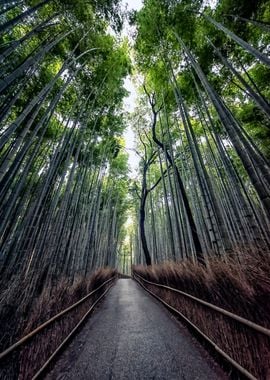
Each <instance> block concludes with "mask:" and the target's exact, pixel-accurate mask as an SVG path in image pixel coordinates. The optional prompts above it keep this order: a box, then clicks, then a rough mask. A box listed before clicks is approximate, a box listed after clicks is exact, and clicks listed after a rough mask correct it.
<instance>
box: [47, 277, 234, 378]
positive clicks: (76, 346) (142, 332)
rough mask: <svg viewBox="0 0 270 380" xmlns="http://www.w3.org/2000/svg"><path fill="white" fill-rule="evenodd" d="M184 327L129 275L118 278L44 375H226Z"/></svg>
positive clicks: (130, 376)
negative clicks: (124, 277) (52, 366)
mask: <svg viewBox="0 0 270 380" xmlns="http://www.w3.org/2000/svg"><path fill="white" fill-rule="evenodd" d="M226 378H227V377H226V376H225V375H224V374H223V372H222V371H221V369H220V368H219V367H218V366H217V365H216V364H215V363H214V362H213V361H212V359H211V358H210V357H209V356H208V354H207V353H206V352H205V351H204V350H203V349H202V347H201V346H200V345H199V344H198V343H197V341H196V340H195V339H194V338H193V337H192V336H191V335H190V334H189V332H188V331H187V329H186V328H185V327H183V326H182V325H180V324H179V322H177V321H176V320H175V319H174V317H172V316H171V315H170V313H169V312H168V311H167V310H166V309H165V308H163V307H162V306H161V305H160V304H158V303H157V302H156V301H155V300H154V299H153V298H151V297H150V296H149V295H148V294H147V293H145V292H144V291H143V290H142V289H141V288H140V287H139V285H137V284H136V283H135V282H134V281H133V280H131V279H121V280H118V282H117V283H116V285H115V286H114V287H113V288H112V289H111V291H110V292H109V295H108V296H107V297H106V299H105V301H104V302H103V303H102V305H101V306H100V307H99V309H98V310H97V311H96V312H95V313H94V314H93V316H92V317H91V318H90V319H89V320H88V322H87V323H86V324H85V326H84V327H83V328H82V330H81V331H80V332H79V334H78V335H77V336H76V337H75V338H74V339H73V341H72V342H71V344H70V345H69V346H68V347H67V348H66V350H65V351H64V352H63V353H62V355H61V356H60V357H59V359H58V361H57V363H56V364H55V366H54V368H53V369H52V371H51V372H50V373H49V374H48V375H47V377H46V379H47V380H49V379H54V380H55V379H77V380H83V379H84V380H85V379H93V380H94V379H99V380H103V379H104V380H107V379H164V380H165V379H169V380H174V379H178V380H179V379H185V380H188V379H190V380H195V379H200V380H204V379H207V380H217V379H226Z"/></svg>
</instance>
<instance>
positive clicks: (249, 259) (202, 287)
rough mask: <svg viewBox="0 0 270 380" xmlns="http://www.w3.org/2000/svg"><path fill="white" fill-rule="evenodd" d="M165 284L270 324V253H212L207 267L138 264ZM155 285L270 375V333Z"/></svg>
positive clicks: (256, 371)
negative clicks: (219, 256) (220, 255)
mask: <svg viewBox="0 0 270 380" xmlns="http://www.w3.org/2000/svg"><path fill="white" fill-rule="evenodd" d="M133 270H134V273H137V274H139V275H141V276H142V277H144V278H145V279H147V280H149V281H152V282H157V283H160V284H165V285H168V286H171V287H173V288H177V289H180V290H182V291H184V292H186V293H189V294H192V295H194V296H196V297H198V298H201V299H203V300H205V301H207V302H210V303H212V304H215V305H217V306H220V307H222V308H224V309H226V310H229V311H231V312H233V313H235V314H237V315H240V316H242V317H244V318H246V319H249V320H251V321H253V322H256V323H257V324H260V325H262V326H264V327H267V328H270V278H269V274H270V255H269V253H268V254H266V253H265V254H263V253H257V254H256V255H254V254H253V255H252V254H245V255H242V257H241V262H239V260H238V259H237V258H236V257H230V258H229V259H228V260H227V261H226V262H224V261H223V260H221V259H211V260H209V263H208V265H207V268H205V267H203V266H199V265H197V264H194V263H193V262H189V261H186V262H184V263H172V262H167V263H164V264H161V265H153V266H151V267H144V266H136V267H134V268H133ZM144 285H145V286H146V287H147V288H148V289H149V290H151V291H152V292H154V293H155V294H157V295H158V296H160V297H161V298H163V299H164V300H165V301H166V302H167V303H169V304H170V305H172V306H174V307H175V308H176V309H178V310H179V311H181V312H182V313H183V314H184V315H185V316H186V317H187V318H188V319H190V320H191V321H192V322H193V323H194V324H195V325H196V326H198V327H199V328H200V329H201V330H202V331H203V332H204V333H205V334H206V335H207V336H208V337H209V338H211V339H212V340H213V341H214V342H215V343H217V344H218V345H219V346H220V347H221V348H222V349H223V350H224V351H225V352H226V353H227V354H229V355H230V356H231V357H232V358H233V359H234V360H236V361H237V362H238V363H240V364H241V365H242V366H243V367H245V368H246V369H248V370H249V371H250V372H251V373H252V374H253V375H255V376H256V377H257V378H258V379H269V378H270V364H269V363H270V339H269V338H267V337H266V336H263V335H262V334H259V333H256V332H254V331H253V330H251V329H250V328H248V327H245V326H243V325H241V326H240V325H239V324H238V323H237V322H236V321H233V320H231V319H229V318H228V317H226V316H223V315H221V314H220V313H218V312H215V311H213V310H211V309H209V308H207V307H205V306H203V305H200V304H198V303H196V302H194V301H192V300H190V299H188V298H187V297H184V296H182V295H180V294H177V293H175V292H171V291H168V290H165V289H162V288H158V287H155V286H153V285H149V284H146V283H145V284H144Z"/></svg>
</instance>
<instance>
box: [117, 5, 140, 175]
mask: <svg viewBox="0 0 270 380" xmlns="http://www.w3.org/2000/svg"><path fill="white" fill-rule="evenodd" d="M122 6H123V7H125V6H127V10H128V11H130V10H132V9H135V10H139V9H140V8H141V7H142V0H129V1H125V0H124V1H123V2H122ZM122 35H123V37H125V36H127V37H128V38H129V40H130V42H131V43H132V40H131V36H130V33H129V29H128V23H126V24H125V26H124V29H123V32H122ZM133 79H134V78H133ZM124 87H125V88H126V89H127V90H128V91H129V96H127V97H126V98H125V99H124V110H125V111H126V112H133V111H134V108H135V105H136V100H137V91H136V87H135V85H134V83H133V81H132V77H131V76H128V77H127V78H126V79H125V84H124ZM124 139H125V145H126V150H127V153H128V155H129V158H128V164H129V169H130V177H131V178H135V177H136V176H137V172H138V166H139V157H138V156H137V154H136V153H135V152H134V149H135V147H136V142H135V134H134V132H133V131H132V128H131V126H130V125H128V126H127V128H126V130H125V133H124Z"/></svg>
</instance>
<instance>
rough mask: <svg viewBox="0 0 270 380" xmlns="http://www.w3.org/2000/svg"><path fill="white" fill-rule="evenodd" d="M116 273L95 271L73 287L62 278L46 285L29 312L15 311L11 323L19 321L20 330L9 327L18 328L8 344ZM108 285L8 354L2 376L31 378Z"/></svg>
mask: <svg viewBox="0 0 270 380" xmlns="http://www.w3.org/2000/svg"><path fill="white" fill-rule="evenodd" d="M114 275H116V270H114V269H110V268H102V269H98V270H97V271H95V272H94V273H93V274H92V275H91V276H90V277H89V278H82V277H77V278H75V280H74V281H73V284H72V286H70V284H69V282H68V281H67V280H66V279H62V280H60V281H59V282H58V283H57V285H56V286H54V287H51V288H49V289H48V288H45V289H44V290H43V291H42V293H41V294H40V296H39V297H38V298H37V299H36V300H35V301H34V302H33V303H32V306H31V309H29V310H28V312H27V315H23V314H21V315H19V316H18V313H17V314H16V315H17V317H16V320H13V321H12V324H14V323H15V324H17V325H18V326H17V329H15V328H14V329H13V330H10V331H12V332H13V331H16V334H14V335H13V336H12V337H11V336H10V337H9V344H8V345H7V346H9V345H10V344H11V342H12V343H14V341H16V340H18V339H19V338H20V337H23V336H25V335H27V334H28V333H29V332H31V331H32V330H34V329H35V328H36V327H38V326H39V325H40V324H42V323H43V322H45V321H47V320H48V319H50V318H51V317H53V316H54V315H56V314H57V313H59V312H60V311H62V310H64V309H66V308H67V307H69V306H71V305H72V304H74V303H76V302H77V301H79V300H80V299H81V298H83V297H84V296H85V295H87V294H88V293H90V292H91V291H92V290H93V289H96V288H98V287H99V286H100V285H101V284H102V283H103V282H105V281H106V280H108V279H110V278H111V277H113V276H114ZM107 286H110V283H109V284H108V285H106V286H104V287H102V288H101V289H100V290H99V291H98V292H96V293H95V294H94V295H93V296H91V297H90V298H89V299H87V300H86V301H85V302H83V303H82V304H81V305H79V306H77V307H76V308H75V309H74V310H72V311H70V312H68V313H67V314H66V315H65V316H63V317H62V318H60V319H59V320H57V321H55V322H53V323H52V324H51V325H50V326H49V327H48V328H46V329H45V330H44V331H42V332H40V333H38V334H37V335H36V336H35V337H33V338H32V339H31V340H29V342H28V343H26V344H25V345H23V346H22V348H21V349H20V350H16V352H14V354H12V355H11V356H8V357H7V359H6V360H5V363H3V367H2V372H1V373H0V377H1V378H2V376H3V378H5V379H16V378H18V379H21V380H27V379H31V378H32V377H33V375H34V374H35V373H36V372H37V371H38V370H39V368H41V366H42V365H43V363H44V362H45V361H46V359H47V358H48V357H49V356H50V355H51V354H52V353H53V352H54V351H55V349H56V348H57V347H58V346H59V344H60V343H61V342H62V341H63V340H64V339H65V337H66V336H67V335H68V334H69V333H70V332H71V330H72V329H73V328H74V327H75V326H76V325H77V323H78V322H79V321H80V319H81V318H82V316H83V315H84V314H85V313H86V312H87V310H88V309H89V307H90V306H91V305H92V304H93V303H94V302H95V300H96V299H97V298H98V297H99V296H100V295H101V294H102V293H103V292H104V291H105V289H106V287H107ZM14 303H15V302H14ZM6 316H7V314H6V313H5V317H6ZM20 317H21V318H20ZM26 321H27V322H26ZM19 326H20V327H21V328H19ZM18 331H19V333H18ZM7 346H6V347H7ZM6 347H4V348H6Z"/></svg>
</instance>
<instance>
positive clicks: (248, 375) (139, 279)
mask: <svg viewBox="0 0 270 380" xmlns="http://www.w3.org/2000/svg"><path fill="white" fill-rule="evenodd" d="M133 277H134V279H135V280H136V281H137V282H138V283H139V284H140V285H141V286H142V287H143V288H144V289H145V290H146V291H147V292H148V293H150V294H151V295H152V296H153V297H155V298H156V299H158V300H159V301H160V302H161V303H163V304H164V305H165V306H166V307H167V308H168V309H170V310H172V311H173V312H175V313H176V314H178V315H180V317H181V318H183V319H184V320H185V321H186V322H187V323H188V324H189V325H190V326H192V328H193V329H195V330H196V331H197V332H198V333H199V334H200V335H201V336H202V337H203V338H204V339H205V340H206V341H207V342H208V343H210V345H211V346H212V347H213V348H214V349H215V350H216V351H217V352H218V353H219V354H221V356H223V358H224V359H225V360H226V361H227V362H229V363H230V364H231V365H232V366H233V367H234V368H236V369H237V370H238V371H239V372H240V373H241V374H243V375H244V376H245V377H246V378H247V379H250V380H256V379H257V378H256V377H255V376H254V375H252V374H251V373H250V372H249V371H248V370H247V369H246V368H244V367H242V366H241V365H240V364H239V363H237V362H236V361H235V360H234V359H233V358H232V357H230V356H229V355H228V354H227V353H226V352H225V351H223V350H222V349H221V348H220V347H219V346H218V345H217V344H216V343H215V342H214V341H213V340H212V339H210V338H209V337H208V336H207V335H206V334H205V333H204V332H203V331H202V330H201V329H199V328H198V327H197V326H196V325H195V324H194V323H193V322H192V321H191V320H189V319H188V318H187V317H186V316H185V315H184V314H183V313H181V312H180V311H179V310H177V309H176V308H175V307H173V306H171V305H169V304H168V303H167V302H166V301H164V300H163V299H162V298H161V297H159V296H157V295H156V294H155V293H154V292H152V291H151V290H149V289H148V288H147V287H146V286H145V285H144V284H143V283H142V282H144V283H146V284H149V285H153V286H156V287H159V288H164V289H166V290H169V291H172V292H175V293H178V294H181V295H182V296H184V297H187V298H189V299H191V300H193V301H195V302H197V303H199V304H201V305H204V306H206V307H207V308H210V309H212V310H215V311H216V312H218V313H220V314H223V315H225V316H227V317H229V318H231V319H233V320H235V321H237V322H238V323H241V324H243V325H245V326H248V327H249V328H251V329H253V330H255V331H256V332H259V333H261V334H263V335H266V336H267V337H270V330H269V329H267V328H265V327H263V326H260V325H258V324H256V323H254V322H252V321H249V320H248V319H245V318H242V317H240V316H239V315H236V314H234V313H231V312H229V311H227V310H225V309H222V308H220V307H218V306H216V305H213V304H211V303H209V302H206V301H203V300H202V299H200V298H197V297H194V296H192V295H191V294H188V293H185V292H183V291H181V290H179V289H175V288H172V287H170V286H167V285H162V284H158V283H155V282H152V281H149V280H146V279H145V278H143V277H141V276H140V275H138V274H137V273H133Z"/></svg>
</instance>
